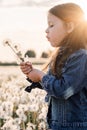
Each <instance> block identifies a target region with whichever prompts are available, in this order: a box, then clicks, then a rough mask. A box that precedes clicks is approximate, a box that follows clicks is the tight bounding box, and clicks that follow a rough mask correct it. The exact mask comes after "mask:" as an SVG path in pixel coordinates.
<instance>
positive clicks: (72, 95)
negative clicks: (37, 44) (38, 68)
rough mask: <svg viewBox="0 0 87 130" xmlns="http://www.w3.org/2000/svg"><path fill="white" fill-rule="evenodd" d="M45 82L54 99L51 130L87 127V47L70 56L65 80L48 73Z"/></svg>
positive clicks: (63, 73)
mask: <svg viewBox="0 0 87 130" xmlns="http://www.w3.org/2000/svg"><path fill="white" fill-rule="evenodd" d="M41 85H42V87H43V89H44V90H45V91H46V92H47V95H48V97H49V99H50V102H49V108H48V114H47V121H48V125H49V128H50V129H52V130H87V50H85V49H80V50H78V51H76V52H75V53H73V54H72V55H71V56H70V57H69V58H68V60H67V61H66V63H65V65H64V68H63V69H62V78H61V79H58V78H57V77H55V76H54V75H52V74H51V73H48V74H46V75H45V76H44V77H43V78H42V81H41Z"/></svg>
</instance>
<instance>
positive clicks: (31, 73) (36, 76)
mask: <svg viewBox="0 0 87 130" xmlns="http://www.w3.org/2000/svg"><path fill="white" fill-rule="evenodd" d="M20 68H21V70H22V72H23V73H24V74H25V75H26V76H27V77H28V78H29V79H31V80H32V81H33V82H40V81H41V79H42V77H43V76H44V75H45V73H44V72H42V71H40V70H38V69H35V68H33V66H32V64H31V62H22V63H21V64H20Z"/></svg>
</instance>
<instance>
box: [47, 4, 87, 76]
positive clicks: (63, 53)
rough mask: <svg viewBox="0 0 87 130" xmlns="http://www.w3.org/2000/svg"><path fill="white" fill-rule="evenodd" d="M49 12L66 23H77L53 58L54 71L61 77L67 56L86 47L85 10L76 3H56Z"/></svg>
mask: <svg viewBox="0 0 87 130" xmlns="http://www.w3.org/2000/svg"><path fill="white" fill-rule="evenodd" d="M49 12H50V13H51V14H53V15H55V16H56V17H58V18H60V19H61V20H63V21H64V22H65V23H67V22H74V23H75V25H76V27H75V29H74V30H73V31H72V32H71V33H70V34H68V35H67V36H66V37H65V38H64V39H63V40H62V42H60V44H59V49H57V51H56V55H54V56H53V58H52V59H51V71H52V73H53V74H54V75H56V76H57V77H58V78H61V75H62V68H63V66H64V64H65V62H66V60H67V58H68V57H69V56H70V55H71V54H72V53H74V52H75V51H77V50H79V49H81V48H84V49H85V48H86V43H87V22H86V21H85V19H84V12H83V10H82V9H81V8H80V7H79V6H78V5H77V4H75V3H65V4H61V5H56V6H54V7H53V8H51V9H50V10H49Z"/></svg>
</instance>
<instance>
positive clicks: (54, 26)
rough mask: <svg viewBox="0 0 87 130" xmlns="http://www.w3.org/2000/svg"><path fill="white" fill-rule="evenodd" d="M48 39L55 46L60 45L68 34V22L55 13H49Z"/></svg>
mask: <svg viewBox="0 0 87 130" xmlns="http://www.w3.org/2000/svg"><path fill="white" fill-rule="evenodd" d="M46 34H47V36H46V37H47V39H48V41H49V42H50V43H51V45H52V46H53V47H58V46H59V43H60V42H61V41H62V40H63V39H64V37H65V36H66V35H67V28H66V24H65V23H64V22H63V21H62V20H61V19H60V18H58V17H56V16H55V15H53V14H51V13H49V14H48V28H47V29H46Z"/></svg>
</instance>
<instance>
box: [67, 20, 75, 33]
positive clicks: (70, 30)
mask: <svg viewBox="0 0 87 130" xmlns="http://www.w3.org/2000/svg"><path fill="white" fill-rule="evenodd" d="M74 28H75V23H73V22H68V23H67V33H71V32H72V31H73V30H74Z"/></svg>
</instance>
